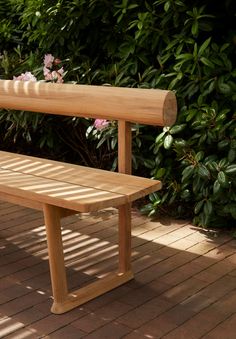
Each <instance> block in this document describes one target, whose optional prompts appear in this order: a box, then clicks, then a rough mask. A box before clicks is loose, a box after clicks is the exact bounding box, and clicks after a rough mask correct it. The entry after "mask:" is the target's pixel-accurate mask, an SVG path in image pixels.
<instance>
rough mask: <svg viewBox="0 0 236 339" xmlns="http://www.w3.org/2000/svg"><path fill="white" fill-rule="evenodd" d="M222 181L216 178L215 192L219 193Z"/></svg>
mask: <svg viewBox="0 0 236 339" xmlns="http://www.w3.org/2000/svg"><path fill="white" fill-rule="evenodd" d="M220 187H221V186H220V183H219V181H218V180H216V181H215V182H214V185H213V193H214V194H217V193H218V192H219V190H220Z"/></svg>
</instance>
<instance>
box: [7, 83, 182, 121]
mask: <svg viewBox="0 0 236 339" xmlns="http://www.w3.org/2000/svg"><path fill="white" fill-rule="evenodd" d="M0 108H8V109H15V110H26V111H33V112H44V113H51V114H59V115H69V116H78V117H87V118H94V119H97V118H100V119H109V120H123V121H129V122H135V123H140V124H148V125H157V126H171V125H172V124H173V123H174V122H175V120H176V114H177V104H176V98H175V94H174V93H173V92H171V91H167V90H159V89H141V88H123V87H122V88H121V87H112V86H93V85H76V84H55V83H45V82H30V81H26V82H25V81H16V80H0Z"/></svg>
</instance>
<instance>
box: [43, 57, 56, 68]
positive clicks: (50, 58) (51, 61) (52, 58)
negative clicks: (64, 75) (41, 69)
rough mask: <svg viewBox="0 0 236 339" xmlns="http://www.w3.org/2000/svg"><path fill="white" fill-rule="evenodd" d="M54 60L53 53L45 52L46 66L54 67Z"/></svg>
mask: <svg viewBox="0 0 236 339" xmlns="http://www.w3.org/2000/svg"><path fill="white" fill-rule="evenodd" d="M53 61H54V56H53V55H52V54H45V55H44V61H43V63H44V66H45V67H48V68H51V67H52V63H53Z"/></svg>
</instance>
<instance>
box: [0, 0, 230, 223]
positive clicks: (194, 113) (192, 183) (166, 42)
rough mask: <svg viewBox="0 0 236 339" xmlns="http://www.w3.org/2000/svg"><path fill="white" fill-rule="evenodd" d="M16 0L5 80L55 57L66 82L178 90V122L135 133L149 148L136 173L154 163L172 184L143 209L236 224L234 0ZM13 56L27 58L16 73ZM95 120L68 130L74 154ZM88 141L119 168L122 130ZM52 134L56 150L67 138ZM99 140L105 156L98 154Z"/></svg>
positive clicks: (155, 171) (154, 171) (0, 69)
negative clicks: (116, 157)
mask: <svg viewBox="0 0 236 339" xmlns="http://www.w3.org/2000/svg"><path fill="white" fill-rule="evenodd" d="M9 3H11V4H12V3H13V1H9ZM16 3H17V6H16V7H14V10H15V12H14V11H13V13H15V14H14V15H13V14H12V15H13V16H10V20H9V23H8V25H9V27H10V29H9V32H10V33H9V34H8V35H7V34H6V33H5V39H6V36H7V39H8V41H7V44H8V45H7V46H10V48H11V50H7V51H5V52H4V51H3V50H2V51H1V53H2V56H1V61H2V63H1V64H0V74H1V75H2V74H3V75H2V76H3V77H6V73H7V74H8V75H9V74H11V75H16V72H20V71H21V70H22V66H23V67H26V66H28V69H26V68H24V71H26V70H30V71H33V70H36V72H37V70H39V68H40V67H41V62H42V61H41V60H42V57H43V55H44V54H45V53H52V54H53V55H55V56H58V57H60V58H61V59H63V60H64V64H65V68H66V72H67V73H66V75H65V78H64V79H65V81H67V82H69V81H73V82H78V83H87V84H104V83H106V84H107V83H108V84H111V85H114V86H130V87H146V88H164V89H171V90H173V91H175V93H176V96H177V99H178V108H179V112H178V121H177V123H176V125H175V126H173V127H171V128H168V127H165V128H164V129H163V130H161V129H157V130H155V129H153V128H147V127H145V128H143V127H140V128H139V127H137V126H136V128H135V130H134V138H133V139H134V143H135V145H136V149H137V150H138V148H139V147H140V146H141V145H142V147H143V148H142V149H145V150H149V151H148V152H147V151H146V152H145V153H144V154H142V155H143V157H144V159H141V158H140V159H139V158H138V152H137V153H136V157H135V158H134V160H136V168H137V171H141V169H140V167H139V166H138V165H139V164H140V163H145V165H146V167H147V170H148V171H151V176H152V177H153V178H156V179H161V180H162V181H163V183H164V188H163V190H162V191H160V192H158V193H155V194H153V195H151V196H150V203H149V204H148V205H147V206H145V208H144V209H143V210H145V211H146V212H147V213H149V214H150V215H152V214H155V213H157V212H159V211H162V210H164V211H167V212H168V211H171V210H174V211H175V214H176V215H180V216H181V217H184V216H188V217H193V218H194V222H195V223H196V224H198V225H202V226H218V225H224V226H226V225H234V224H235V219H236V215H235V213H236V212H235V211H236V193H235V188H236V187H235V186H236V178H235V177H236V161H235V159H236V121H235V120H236V115H235V107H236V105H235V101H236V94H235V93H236V82H235V77H236V64H235V60H236V58H235V44H236V31H235V26H234V20H235V12H236V11H235V4H234V1H233V0H227V1H225V2H218V3H217V4H216V3H215V2H212V1H210V0H208V1H206V0H204V1H203V0H190V1H183V0H157V1H149V0H146V1H142V0H141V1H137V0H130V1H128V0H123V1H120V0H119V1H118V0H115V1H112V2H109V1H106V0H96V1H95V0H74V1H71V0H70V1H69V0H64V1H62V0H60V1H59V0H51V1H47V2H46V1H43V0H39V1H34V0H28V1H23V0H18V1H17V2H16ZM22 4H24V6H23V7H22ZM0 17H1V13H0ZM16 21H17V27H18V30H19V32H22V35H21V34H20V33H19V37H20V38H19V37H18V38H17V39H14V38H13V31H14V30H13V28H14V27H15V25H16ZM5 31H7V29H6V28H5ZM0 34H3V33H1V31H0ZM0 37H2V35H0ZM19 41H20V42H19ZM18 45H20V47H17V46H18ZM19 50H20V51H21V52H20V53H21V56H20V57H19ZM17 51H18V52H17ZM17 53H18V54H17ZM6 56H7V57H8V58H10V62H8V65H10V66H11V67H10V68H11V69H10V70H9V71H8V72H6V71H5V70H6V66H4V65H6V64H7V62H6V61H5V64H4V62H3V61H4V60H5V59H4V58H6ZM14 58H15V59H16V60H18V61H19V62H16V61H15V65H16V67H12V62H11V60H14ZM14 70H15V74H14ZM90 124H91V122H89V121H80V122H79V123H78V121H72V120H71V119H67V120H66V123H65V124H64V126H67V127H68V128H69V130H71V129H72V128H71V127H73V130H74V133H75V134H74V135H73V133H70V139H69V140H68V139H67V140H66V142H67V144H68V145H70V146H69V147H70V150H72V149H73V151H75V149H76V147H77V146H76V144H77V142H78V141H79V139H78V136H76V135H78V134H79V135H81V131H82V132H83V133H85V131H86V130H87V128H88V127H89V125H90ZM52 126H53V124H52ZM40 128H41V127H40ZM42 135H43V132H42ZM88 135H89V139H88V140H85V139H83V141H82V148H83V143H84V145H85V146H84V147H85V149H86V143H87V142H89V143H90V145H92V144H93V143H94V144H95V147H92V148H91V150H92V152H93V154H96V156H98V157H100V158H99V159H102V160H101V162H100V163H103V162H105V159H104V158H101V156H102V154H103V153H104V150H105V149H106V152H107V153H106V154H107V157H106V160H107V161H108V162H107V161H106V167H107V166H108V164H109V163H110V166H112V160H111V158H110V156H109V154H110V155H114V152H115V151H116V130H115V129H113V130H112V129H111V130H110V131H109V130H107V129H105V130H104V131H102V132H101V133H100V134H99V137H98V135H96V133H94V134H93V133H92V134H88ZM140 135H141V136H142V137H141V138H140ZM53 138H54V139H53V140H54V147H55V145H56V144H57V140H58V139H59V140H61V141H62V140H63V138H64V139H66V138H65V137H64V136H62V135H61V136H59V137H58V135H54V136H53ZM137 140H138V141H137ZM59 144H60V143H59ZM96 144H98V146H100V145H101V147H102V150H100V149H98V150H97V151H96ZM80 145H81V142H80ZM107 145H109V147H110V149H108V147H107ZM60 147H61V146H60ZM60 152H64V151H62V150H61V151H60ZM98 152H100V155H99V154H98ZM96 156H95V157H96ZM72 157H73V156H72ZM93 157H94V155H93V156H92V158H93Z"/></svg>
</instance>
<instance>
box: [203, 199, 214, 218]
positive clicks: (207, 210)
mask: <svg viewBox="0 0 236 339" xmlns="http://www.w3.org/2000/svg"><path fill="white" fill-rule="evenodd" d="M212 210H213V206H212V202H211V201H210V200H207V201H206V202H205V204H204V207H203V211H204V213H205V214H206V215H207V216H209V215H211V213H212Z"/></svg>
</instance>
